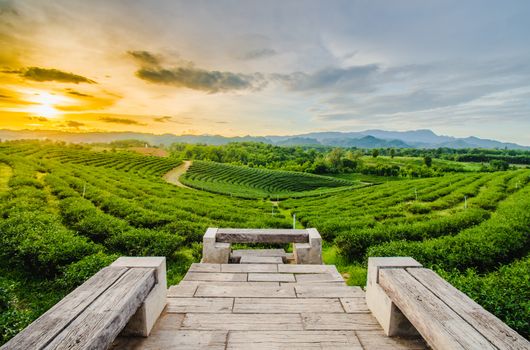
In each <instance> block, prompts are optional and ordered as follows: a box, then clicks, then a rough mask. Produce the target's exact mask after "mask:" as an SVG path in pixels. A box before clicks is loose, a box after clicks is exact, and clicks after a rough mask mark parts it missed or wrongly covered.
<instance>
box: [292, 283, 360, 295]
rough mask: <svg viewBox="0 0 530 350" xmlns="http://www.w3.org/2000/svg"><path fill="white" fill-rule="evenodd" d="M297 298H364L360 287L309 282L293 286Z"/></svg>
mask: <svg viewBox="0 0 530 350" xmlns="http://www.w3.org/2000/svg"><path fill="white" fill-rule="evenodd" d="M294 288H295V290H296V295H297V297H298V298H360V297H362V298H364V291H363V290H362V289H361V288H360V287H350V286H335V285H331V286H326V287H322V286H315V285H311V284H307V285H296V286H294Z"/></svg>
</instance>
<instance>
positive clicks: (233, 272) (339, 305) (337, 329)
mask: <svg viewBox="0 0 530 350" xmlns="http://www.w3.org/2000/svg"><path fill="white" fill-rule="evenodd" d="M424 348H425V344H424V343H423V341H421V340H405V339H401V338H396V337H392V338H390V337H387V336H386V335H385V334H384V333H383V329H382V328H381V326H380V325H379V323H378V322H377V320H376V319H375V318H374V317H373V316H372V314H371V313H370V311H369V310H368V307H367V306H366V302H365V293H364V291H363V290H362V289H361V288H360V287H349V286H347V285H346V284H345V283H344V280H343V278H342V277H341V275H340V274H339V273H338V271H337V269H336V268H335V266H333V265H295V264H193V265H192V266H191V267H190V269H189V271H188V273H187V274H186V276H185V278H184V279H183V280H182V281H181V282H180V283H179V284H178V285H176V286H171V287H169V290H168V294H167V306H166V309H165V311H164V312H163V313H162V315H161V316H160V318H159V319H158V321H157V323H156V324H155V326H154V328H153V330H152V332H151V334H150V336H149V337H147V338H139V337H119V338H118V339H117V340H116V341H115V344H114V347H113V349H220V350H222V349H349V350H351V349H424Z"/></svg>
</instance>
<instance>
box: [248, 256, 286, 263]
mask: <svg viewBox="0 0 530 350" xmlns="http://www.w3.org/2000/svg"><path fill="white" fill-rule="evenodd" d="M239 263H240V264H283V259H282V258H281V257H279V256H251V255H247V256H243V257H241V260H240V261H239Z"/></svg>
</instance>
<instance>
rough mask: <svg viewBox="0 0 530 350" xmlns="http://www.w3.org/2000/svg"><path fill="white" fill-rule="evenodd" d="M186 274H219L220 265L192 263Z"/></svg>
mask: <svg viewBox="0 0 530 350" xmlns="http://www.w3.org/2000/svg"><path fill="white" fill-rule="evenodd" d="M188 272H221V264H206V263H193V264H191V266H190V268H189V269H188Z"/></svg>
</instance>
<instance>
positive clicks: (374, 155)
mask: <svg viewBox="0 0 530 350" xmlns="http://www.w3.org/2000/svg"><path fill="white" fill-rule="evenodd" d="M378 155H379V150H378V149H377V148H374V150H373V151H372V157H374V158H377V156H378Z"/></svg>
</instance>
